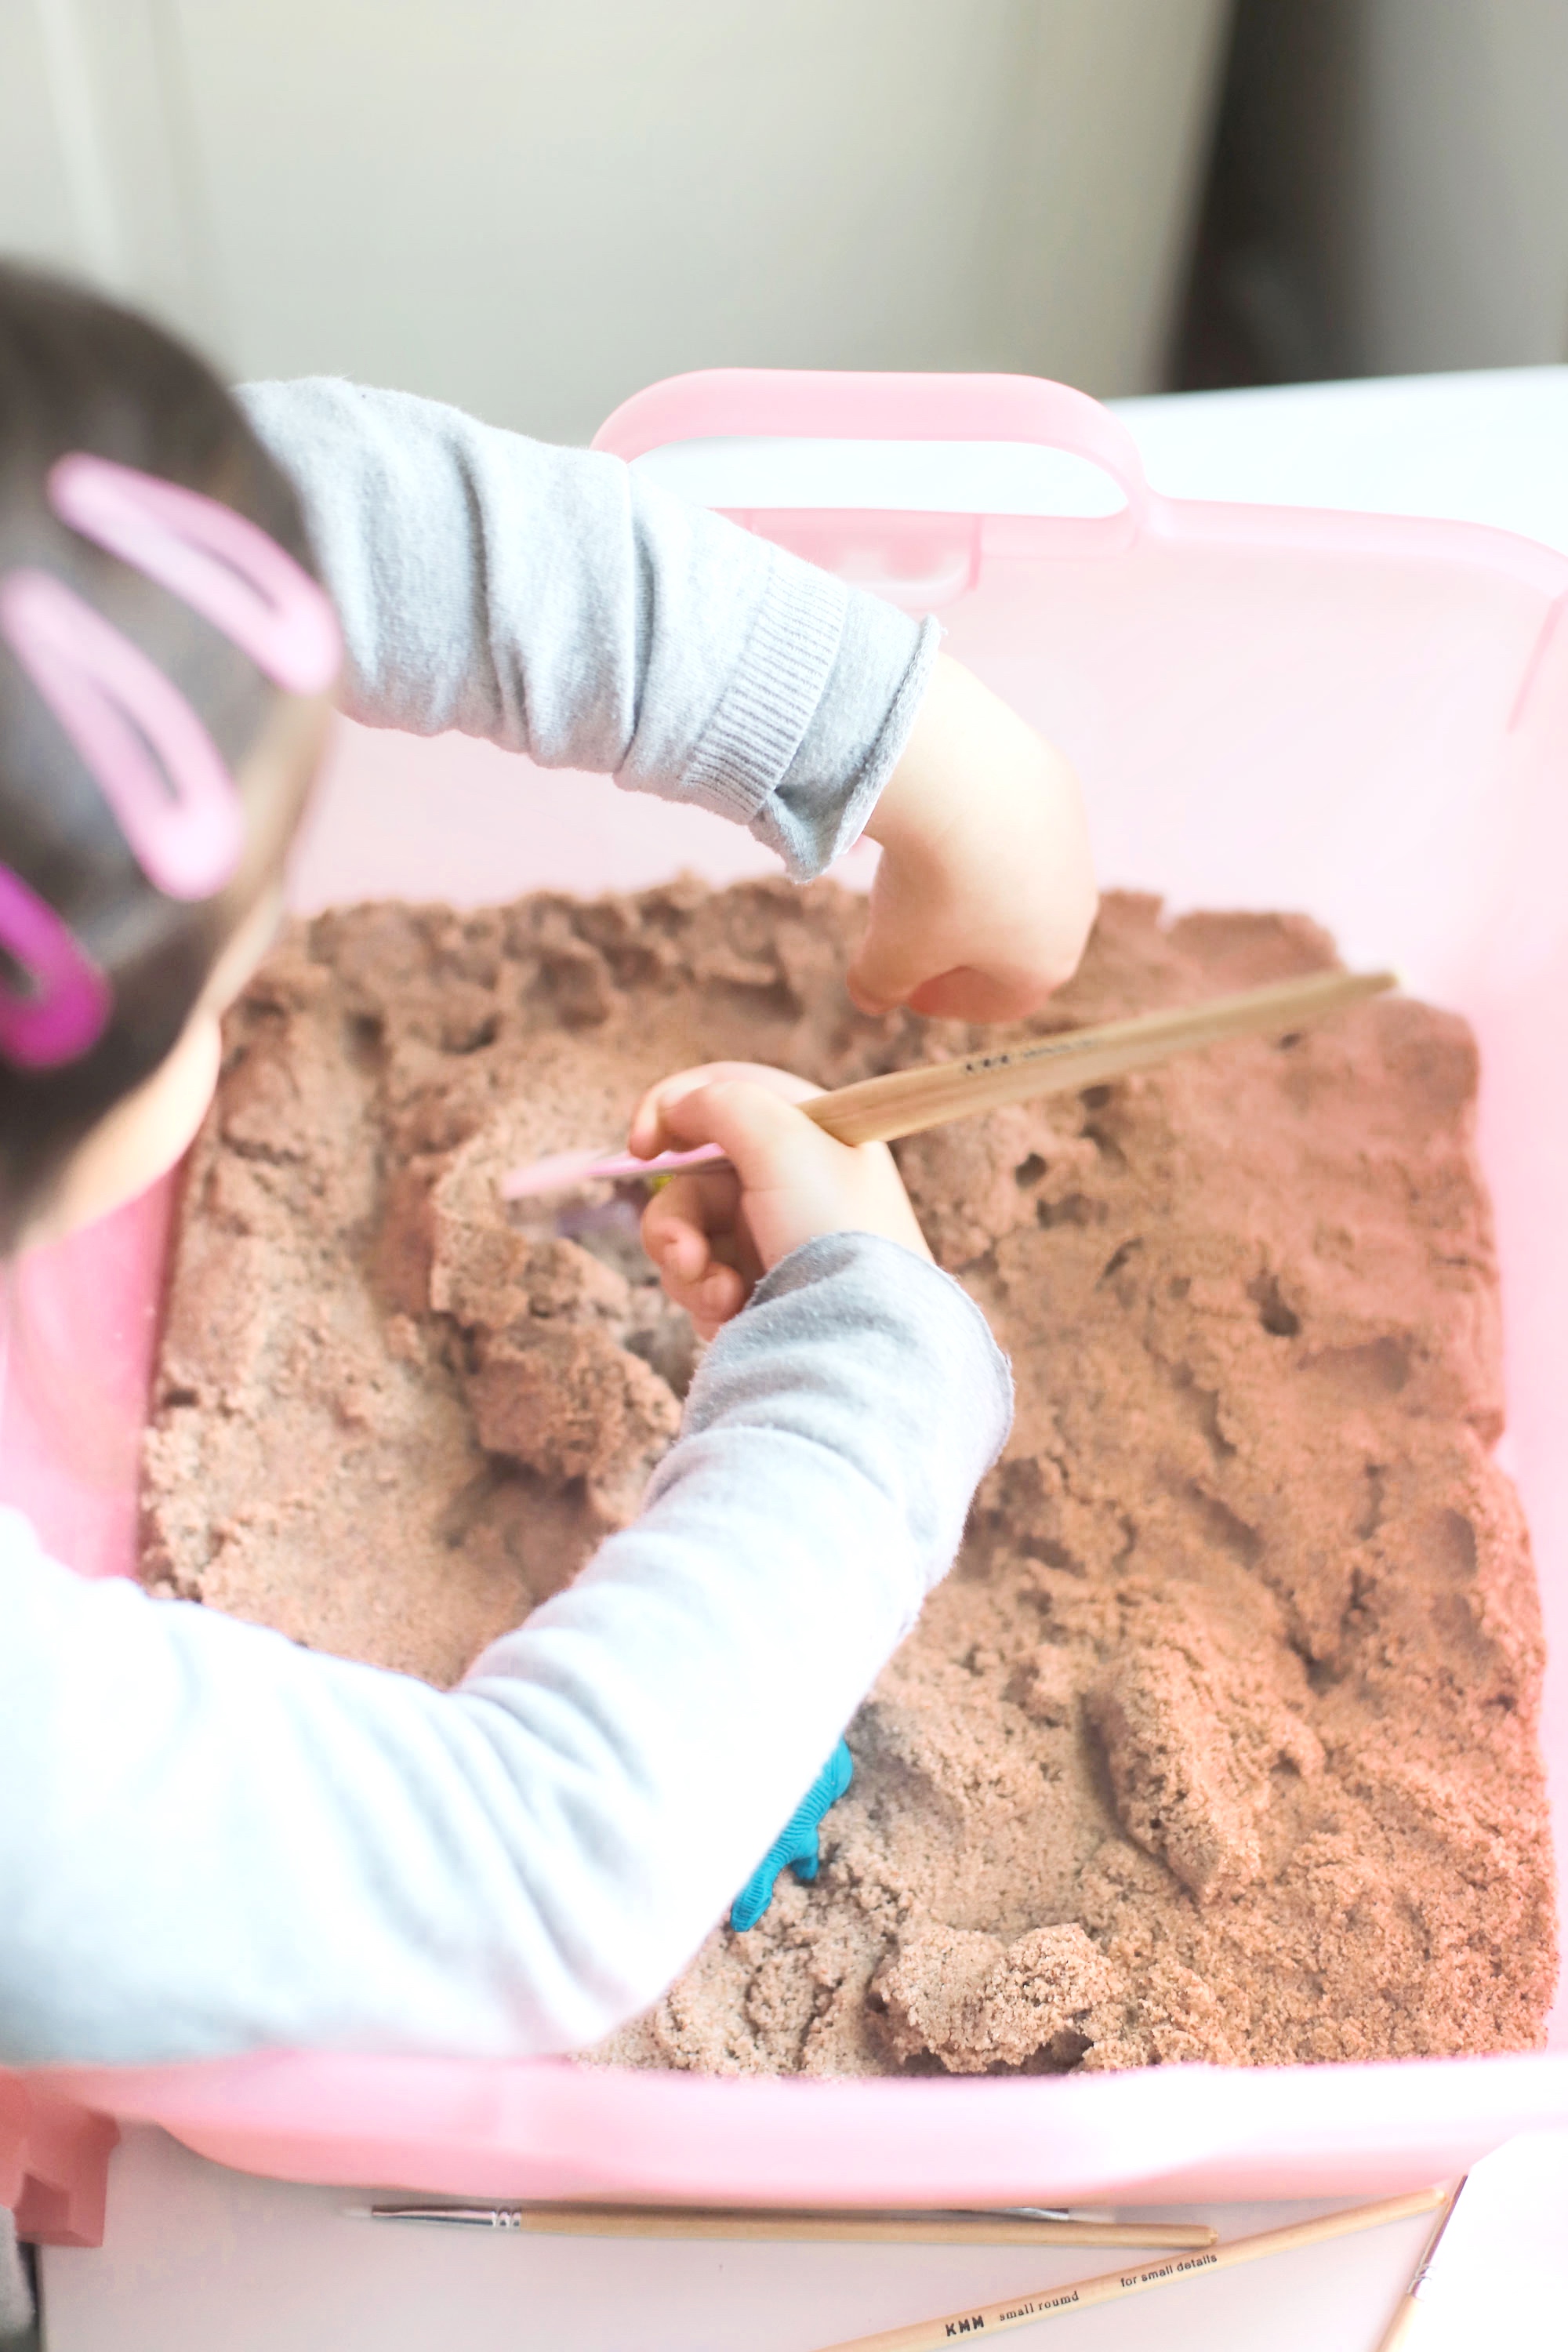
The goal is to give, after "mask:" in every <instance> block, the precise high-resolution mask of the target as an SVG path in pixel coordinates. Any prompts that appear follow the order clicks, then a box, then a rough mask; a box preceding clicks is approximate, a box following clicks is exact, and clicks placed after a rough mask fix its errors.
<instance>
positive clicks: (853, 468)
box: [44, 368, 1568, 2352]
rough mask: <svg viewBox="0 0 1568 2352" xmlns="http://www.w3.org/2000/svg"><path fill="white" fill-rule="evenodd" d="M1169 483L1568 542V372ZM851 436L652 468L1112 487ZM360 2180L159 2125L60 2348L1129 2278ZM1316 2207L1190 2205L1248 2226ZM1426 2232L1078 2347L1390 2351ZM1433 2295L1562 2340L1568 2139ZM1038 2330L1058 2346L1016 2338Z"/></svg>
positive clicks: (999, 500)
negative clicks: (477, 2220) (802, 2243)
mask: <svg viewBox="0 0 1568 2352" xmlns="http://www.w3.org/2000/svg"><path fill="white" fill-rule="evenodd" d="M1121 415H1122V416H1123V417H1124V418H1125V419H1126V422H1127V423H1128V425H1130V426H1131V430H1132V432H1133V435H1134V436H1135V438H1136V439H1137V441H1138V443H1139V446H1140V447H1141V449H1142V454H1143V458H1144V463H1145V467H1146V469H1147V471H1148V474H1149V478H1150V479H1151V481H1152V483H1153V485H1154V487H1155V488H1157V489H1160V490H1163V491H1165V492H1167V493H1169V494H1172V495H1174V496H1178V497H1184V498H1208V499H1252V500H1259V501H1264V502H1267V503H1270V504H1279V505H1302V506H1333V507H1345V508H1363V509H1381V510H1382V511H1384V512H1388V513H1404V514H1425V515H1436V516H1445V517H1449V518H1458V519H1462V520H1467V521H1473V522H1487V523H1492V524H1496V525H1499V526H1500V527H1501V528H1503V529H1506V530H1517V531H1521V532H1524V533H1525V534H1526V535H1528V536H1530V537H1531V538H1536V539H1541V540H1544V541H1548V542H1549V543H1551V544H1552V545H1554V546H1557V547H1559V548H1561V549H1563V551H1568V368H1532V369H1521V370H1510V371H1506V372H1500V373H1485V374H1468V375H1450V376H1433V377H1415V378H1408V379H1404V380H1399V381H1394V382H1380V383H1352V384H1326V385H1310V386H1304V387H1287V388H1284V389H1279V390H1269V391H1264V392H1243V393H1209V394H1192V395H1186V396H1177V397H1173V398H1168V399H1156V400H1137V401H1128V402H1124V403H1122V404H1121ZM875 462H876V467H877V469H878V479H879V482H880V484H881V490H880V494H879V495H873V494H872V493H870V492H868V488H867V479H868V471H869V470H870V468H869V467H868V453H867V452H866V451H865V450H864V449H859V450H857V449H855V448H854V447H852V446H847V445H833V446H831V447H828V448H816V449H811V448H807V447H806V446H805V445H794V444H792V445H775V446H772V447H753V446H748V445H745V444H740V443H727V444H723V445H720V446H717V447H714V448H711V449H708V450H706V451H703V450H701V449H698V448H687V449H684V450H681V451H679V452H674V453H669V455H668V457H665V458H663V459H661V460H659V461H657V465H656V467H650V470H658V472H659V473H660V474H661V476H662V478H665V479H667V480H669V481H670V482H671V483H672V484H673V485H678V486H679V487H681V488H685V489H687V490H688V491H689V492H690V493H691V494H693V495H697V496H705V497H708V498H710V499H712V501H713V502H714V503H721V504H727V505H729V504H733V505H743V504H756V505H761V506H770V505H783V504H785V503H788V502H790V500H791V499H792V498H794V499H803V498H805V499H819V500H821V501H822V502H824V503H827V502H831V500H832V499H833V497H834V495H835V485H836V484H837V485H840V486H841V487H839V488H837V495H838V496H839V497H840V498H842V499H844V500H845V501H846V502H847V503H856V504H870V503H880V504H889V505H898V506H906V505H907V506H915V505H925V506H928V507H931V508H940V507H943V506H963V505H966V504H979V503H981V502H982V499H981V497H980V496H979V494H978V493H977V491H976V489H975V485H976V484H977V482H978V481H979V480H980V479H981V478H982V477H984V481H985V483H986V486H987V487H986V493H985V496H984V503H986V504H987V505H992V506H994V507H997V508H1001V509H1005V507H1007V506H1010V505H1022V506H1025V507H1027V506H1028V505H1029V504H1030V503H1031V502H1032V500H1033V499H1034V498H1035V497H1036V495H1037V490H1038V487H1039V485H1040V484H1041V483H1042V482H1051V481H1055V482H1057V483H1058V484H1060V485H1061V486H1062V487H1063V488H1064V490H1065V492H1066V497H1067V499H1068V500H1072V499H1079V498H1081V499H1082V507H1081V509H1079V510H1089V511H1093V510H1094V506H1095V495H1094V488H1093V485H1092V483H1090V484H1089V485H1088V495H1087V497H1085V496H1083V493H1084V491H1085V488H1086V485H1085V482H1084V480H1083V478H1081V476H1079V478H1077V479H1076V480H1075V478H1074V475H1073V470H1072V468H1071V467H1060V466H1058V467H1057V468H1056V470H1055V473H1054V475H1053V473H1052V469H1051V467H1050V466H1049V464H1048V462H1046V461H1042V460H1041V459H1039V458H1037V457H1031V456H1029V455H1028V454H1026V453H1020V452H1000V451H992V452H978V453H977V452H975V451H973V450H972V449H965V448H957V449H953V450H948V451H943V450H941V449H932V448H928V449H923V450H919V451H915V450H902V451H891V452H886V453H880V454H879V456H878V457H877V458H876V461H875ZM346 2201H350V2200H348V2199H347V2198H346V2197H345V2196H344V2195H343V2194H341V2193H339V2192H335V2191H331V2190H325V2189H307V2188H298V2187H292V2186H288V2185H284V2184H281V2183H279V2182H274V2181H263V2180H255V2179H247V2178H246V2177H245V2176H243V2175H240V2174H236V2173H230V2172H226V2171H224V2170H223V2169H221V2168H219V2167H217V2166H216V2165H210V2164H206V2163H205V2162H203V2161H202V2160H200V2159H199V2158H195V2157H193V2156H191V2155H189V2154H188V2153H187V2152H186V2151H185V2150H184V2149H182V2148H179V2147H175V2146H174V2143H173V2142H172V2141H170V2140H167V2139H166V2138H164V2137H163V2136H162V2135H161V2134H159V2133H156V2132H151V2131H138V2132H135V2133H133V2134H132V2135H130V2136H129V2137H128V2138H127V2140H126V2141H125V2143H124V2144H123V2146H122V2147H121V2149H120V2150H119V2151H118V2152H117V2154H116V2157H115V2158H114V2162H113V2169H112V2172H111V2176H110V2202H109V2221H108V2229H107V2234H106V2238H105V2242H104V2245H103V2247H102V2248H101V2249H100V2250H98V2251H95V2252H73V2251H69V2250H61V2249H52V2250H50V2251H49V2252H47V2254H46V2256H45V2260H44V2278H45V2300H46V2316H47V2338H46V2340H47V2352H219V2347H221V2352H285V2347H286V2352H416V2347H419V2352H425V2347H431V2346H437V2345H439V2346H441V2347H449V2352H502V2347H506V2352H516V2347H520V2346H524V2345H529V2346H531V2345H543V2344H546V2343H548V2344H549V2345H550V2346H551V2347H552V2352H666V2347H668V2352H733V2347H736V2346H738V2345H742V2344H743V2345H744V2346H745V2347H746V2352H812V2347H816V2346H821V2345H825V2344H831V2343H834V2342H837V2341H839V2340H841V2339H843V2338H844V2337H846V2336H853V2335H856V2334H864V2333H868V2332H870V2331H871V2330H874V2329H878V2328H883V2327H889V2326H896V2325H898V2324H900V2322H903V2321H909V2320H914V2319H919V2318H923V2317H927V2316H930V2315H931V2314H934V2313H937V2312H942V2311H949V2310H952V2309H954V2308H957V2307H961V2306H963V2305H965V2304H967V2303H972V2302H973V2301H976V2300H988V2299H991V2298H994V2297H997V2296H1001V2295H1005V2294H1010V2293H1014V2292H1023V2291H1025V2290H1026V2289H1027V2288H1031V2287H1039V2286H1046V2285H1051V2284H1057V2283H1058V2282H1059V2283H1065V2282H1067V2281H1068V2280H1069V2279H1072V2278H1085V2277H1089V2276H1092V2275H1094V2274H1095V2273H1098V2272H1099V2271H1100V2270H1102V2269H1107V2268H1110V2266H1111V2265H1110V2263H1107V2262H1106V2260H1105V2258H1104V2256H1102V2255H1096V2254H1094V2253H1092V2252H1089V2253H1086V2252H1065V2251H1064V2252H1059V2253H1058V2254H1056V2255H1054V2256H1051V2257H1049V2258H1047V2257H1045V2256H1042V2255H1039V2254H1030V2253H1026V2252H1019V2251H1016V2250H1014V2249H1012V2248H991V2249H984V2248H962V2249H959V2248H948V2247H900V2248H876V2247H866V2246H823V2247H814V2248H802V2247H799V2246H776V2245H775V2246H769V2245H747V2244H735V2243H724V2244H706V2245H704V2244H685V2243H682V2244H657V2243H647V2242H624V2241H623V2242H606V2241H587V2240H583V2239H543V2238H526V2239H515V2240H510V2241H495V2240H487V2239H473V2238H470V2237H468V2236H467V2235H464V2234H460V2233H458V2232H454V2231H425V2230H416V2229H411V2228H398V2229H392V2228H388V2227H386V2226H384V2225H371V2224H367V2223H364V2222H361V2221H353V2220H349V2219H345V2218H344V2217H343V2215H342V2212H341V2210H340V2208H341V2206H342V2204H343V2203H344V2202H346ZM1322 2210H1328V2209H1327V2208H1326V2207H1325V2206H1323V2205H1322V2204H1321V2203H1320V2204H1318V2205H1304V2204H1298V2205H1289V2206H1279V2205H1271V2206H1261V2205H1253V2206H1239V2205H1232V2206H1211V2207H1203V2208H1198V2207H1184V2208H1181V2209H1171V2210H1170V2212H1169V2216H1168V2218H1172V2219H1193V2218H1201V2219H1204V2220H1207V2221H1213V2222H1214V2223H1215V2226H1216V2227H1217V2228H1218V2229H1219V2230H1220V2231H1221V2233H1222V2235H1223V2236H1225V2237H1227V2238H1229V2237H1235V2236H1240V2235H1243V2234H1245V2233H1246V2232H1247V2231H1253V2230H1258V2229H1266V2228H1271V2227H1274V2226H1275V2225H1276V2224H1277V2223H1279V2222H1280V2221H1293V2220H1296V2219H1298V2218H1300V2217H1301V2216H1303V2215H1305V2214H1307V2213H1309V2212H1316V2211H1322ZM1425 2231H1426V2225H1425V2224H1424V2223H1421V2222H1417V2223H1408V2224H1404V2225H1401V2226H1398V2227H1395V2228H1392V2229H1387V2230H1384V2231H1378V2232H1376V2233H1374V2234H1370V2235H1367V2236H1364V2237H1360V2238H1352V2239H1345V2240H1342V2241H1340V2242H1338V2243H1336V2244H1332V2245H1328V2246H1321V2247H1317V2248H1314V2249H1312V2250H1310V2252H1303V2253H1300V2254H1296V2255H1292V2256H1289V2257H1283V2258H1277V2259H1275V2260H1274V2261H1271V2262H1268V2263H1259V2264H1258V2265H1257V2266H1256V2267H1252V2268H1247V2269H1241V2270H1237V2271H1234V2272H1227V2273H1220V2274H1217V2275H1214V2276H1210V2277H1206V2278H1202V2279H1199V2280H1196V2281H1192V2282H1187V2283H1184V2284H1180V2285H1174V2286H1172V2287H1170V2288H1167V2289H1165V2290H1163V2292H1162V2293H1161V2294H1159V2295H1158V2296H1157V2297H1153V2296H1152V2297H1150V2298H1148V2299H1146V2300H1141V2301H1139V2302H1137V2303H1131V2304H1124V2305H1110V2306H1107V2307H1104V2308H1101V2309H1100V2310H1094V2311H1088V2312H1084V2313H1082V2314H1079V2315H1074V2316H1072V2317H1070V2318H1068V2319H1067V2320H1065V2321H1064V2322H1063V2323H1062V2326H1063V2327H1064V2329H1065V2330H1066V2334H1065V2336H1064V2338H1063V2341H1064V2343H1070V2344H1071V2345H1072V2346H1073V2347H1077V2352H1134V2348H1135V2347H1153V2346H1156V2345H1157V2346H1159V2347H1161V2352H1189V2348H1190V2352H1199V2347H1203V2352H1244V2347H1245V2352H1257V2347H1263V2346H1265V2345H1267V2346H1268V2347H1269V2352H1372V2347H1373V2346H1375V2345H1376V2343H1377V2341H1378V2338H1379V2336H1380V2334H1381V2331H1382V2329H1383V2327H1384V2325H1385V2323H1386V2321H1387V2318H1388V2315H1389V2314H1390V2312H1391V2311H1392V2309H1393V2307H1394V2304H1395V2302H1396V2300H1397V2298H1398V2296H1399V2294H1400V2293H1401V2291H1402V2289H1403V2286H1404V2284H1405V2280H1406V2279H1407V2278H1408V2277H1409V2275H1410V2273H1411V2271H1412V2270H1413V2268H1414V2266H1415V2262H1416V2259H1417V2257H1418V2254H1419V2251H1420V2247H1421V2244H1422V2242H1423V2240H1424V2237H1425ZM1436 2286H1437V2290H1438V2291H1437V2292H1436V2293H1435V2294H1434V2295H1433V2296H1432V2297H1431V2298H1430V2299H1429V2300H1428V2302H1427V2303H1426V2305H1425V2306H1424V2326H1423V2328H1422V2331H1421V2334H1420V2337H1419V2345H1420V2352H1459V2347H1461V2345H1462V2346H1464V2347H1466V2352H1474V2347H1476V2346H1477V2345H1478V2344H1479V2343H1480V2342H1481V2341H1482V2340H1483V2331H1484V2334H1485V2336H1486V2337H1489V2338H1491V2339H1492V2340H1495V2341H1497V2342H1499V2343H1503V2344H1507V2345H1508V2346H1509V2347H1510V2352H1511V2347H1526V2346H1529V2347H1535V2346H1545V2345H1547V2344H1552V2343H1559V2342H1562V2341H1563V2340H1564V2339H1565V2337H1568V2316H1565V2313H1568V2133H1563V2134H1552V2135H1542V2136H1540V2137H1535V2138H1532V2139H1528V2140H1519V2141H1515V2142H1514V2143H1513V2144H1512V2146H1511V2147H1509V2148H1507V2149H1504V2150H1502V2151H1500V2153H1499V2154H1498V2155H1497V2156H1495V2157H1492V2158H1489V2159H1488V2160H1487V2162H1486V2163H1485V2164H1484V2165H1483V2166H1481V2167H1479V2168H1478V2169H1477V2171H1476V2172H1475V2174H1474V2175H1473V2176H1472V2179H1471V2185H1470V2187H1469V2189H1468V2191H1467V2193H1466V2196H1465V2200H1464V2201H1463V2203H1462V2204H1461V2206H1460V2208H1459V2210H1458V2215H1457V2216H1456V2219H1455V2221H1454V2224H1453V2227H1452V2228H1451V2230H1450V2231H1449V2233H1448V2237H1447V2241H1446V2243H1445V2248H1444V2257H1443V2264H1442V2269H1441V2273H1440V2276H1439V2278H1438V2280H1437V2282H1436ZM1020 2340H1037V2341H1041V2342H1044V2341H1045V2340H1046V2339H1045V2338H1043V2337H1041V2338H1032V2337H1031V2338H1021V2339H1020Z"/></svg>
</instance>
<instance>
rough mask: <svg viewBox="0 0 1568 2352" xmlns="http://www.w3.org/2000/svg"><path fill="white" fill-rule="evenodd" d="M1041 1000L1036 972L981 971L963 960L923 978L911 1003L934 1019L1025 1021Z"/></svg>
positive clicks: (914, 1010)
mask: <svg viewBox="0 0 1568 2352" xmlns="http://www.w3.org/2000/svg"><path fill="white" fill-rule="evenodd" d="M1039 1001H1040V983H1039V980H1038V977H1037V974H1036V973H1034V972H1018V973H1016V974H1015V973H1012V972H1006V971H979V970H977V969H976V967H975V966H974V965H973V964H968V963H961V964H955V965H954V966H953V968H952V971H944V972H939V973H938V974H937V975H936V976H935V978H934V979H931V980H926V981H922V982H921V985H920V986H919V988H917V989H915V990H913V991H912V992H911V993H910V998H909V1006H910V1012H911V1013H921V1014H923V1015H924V1016H925V1018H926V1019H927V1020H931V1021H1022V1020H1023V1018H1024V1017H1025V1015H1026V1013H1033V1012H1034V1010H1035V1008H1036V1006H1037V1004H1038V1003H1039ZM877 1009H878V1010H881V1009H882V1008H880V1007H879V1008H877Z"/></svg>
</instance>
